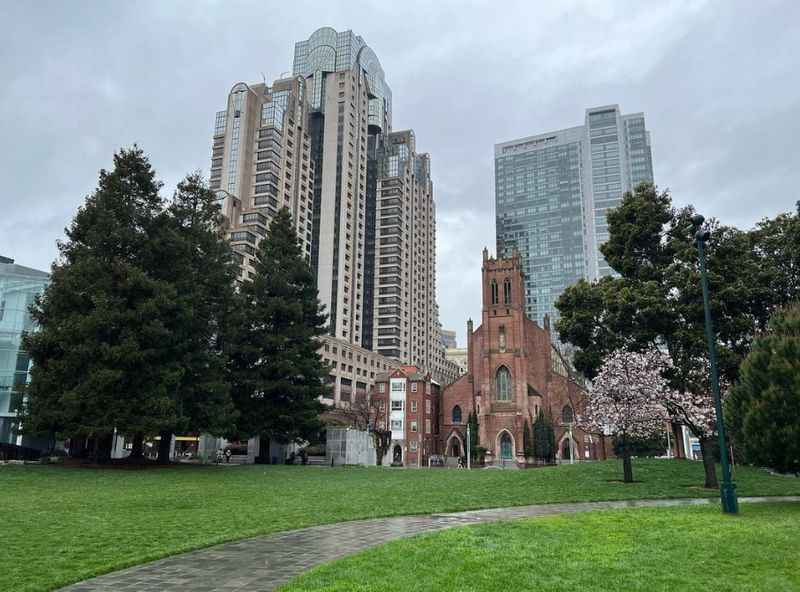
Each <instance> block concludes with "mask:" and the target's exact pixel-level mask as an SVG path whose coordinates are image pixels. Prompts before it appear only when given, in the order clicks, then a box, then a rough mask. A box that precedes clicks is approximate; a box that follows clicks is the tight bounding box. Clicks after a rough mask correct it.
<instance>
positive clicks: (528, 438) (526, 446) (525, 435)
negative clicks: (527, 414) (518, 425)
mask: <svg viewBox="0 0 800 592" xmlns="http://www.w3.org/2000/svg"><path fill="white" fill-rule="evenodd" d="M522 449H523V450H524V452H525V458H531V457H533V434H532V432H531V426H530V425H529V424H528V420H527V419H526V420H525V424H524V425H523V426H522Z"/></svg>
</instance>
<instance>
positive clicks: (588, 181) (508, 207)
mask: <svg viewBox="0 0 800 592" xmlns="http://www.w3.org/2000/svg"><path fill="white" fill-rule="evenodd" d="M642 181H650V182H652V181H653V162H652V156H651V152H650V133H649V132H648V131H647V130H646V129H645V122H644V114H642V113H634V114H631V115H622V114H621V113H620V110H619V106H617V105H609V106H604V107H596V108H593V109H587V110H586V117H585V123H584V125H582V126H578V127H573V128H568V129H563V130H558V131H554V132H548V133H544V134H538V135H535V136H529V137H526V138H522V139H519V140H513V141H510V142H503V143H502V144H497V145H495V205H496V216H497V217H496V230H497V253H498V256H501V257H508V256H510V255H511V254H512V253H513V251H514V250H517V251H519V253H520V255H521V257H522V264H523V271H524V274H525V288H526V298H527V302H526V311H527V314H528V316H529V317H530V318H531V319H535V320H537V321H538V322H539V323H542V322H543V320H544V316H545V315H549V317H550V318H551V319H553V318H555V317H556V316H557V311H556V310H555V305H554V303H555V301H556V300H557V299H558V297H559V296H560V295H561V293H562V292H563V291H564V289H565V288H566V287H567V286H569V285H570V284H573V283H575V282H576V281H578V280H579V279H581V278H589V279H597V278H599V277H602V276H605V275H610V274H611V273H613V271H612V270H611V268H610V267H609V266H608V264H607V263H606V262H605V260H604V259H603V257H602V255H601V254H600V251H599V247H600V245H602V244H603V243H604V242H605V241H606V240H608V225H607V222H606V213H607V212H608V210H609V209H612V208H614V207H616V206H617V205H619V203H620V201H621V200H622V195H623V193H624V192H625V191H629V190H631V189H632V188H633V187H635V186H636V185H637V184H639V183H640V182H642Z"/></svg>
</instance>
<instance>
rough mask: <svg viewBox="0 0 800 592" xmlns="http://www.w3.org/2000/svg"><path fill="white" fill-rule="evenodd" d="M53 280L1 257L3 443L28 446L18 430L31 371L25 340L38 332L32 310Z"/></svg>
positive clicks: (0, 433)
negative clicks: (20, 405) (25, 386)
mask: <svg viewBox="0 0 800 592" xmlns="http://www.w3.org/2000/svg"><path fill="white" fill-rule="evenodd" d="M49 279H50V276H49V274H47V273H45V272H43V271H39V270H37V269H31V268H29V267H23V266H22V265H15V264H14V260H13V259H8V258H6V257H0V442H4V443H11V444H26V443H27V442H26V441H23V439H22V438H21V437H19V436H18V435H17V433H16V429H15V427H16V421H17V414H16V410H17V407H18V406H19V404H20V403H21V398H22V393H21V387H22V386H23V385H25V384H26V383H27V382H28V370H29V368H30V358H29V357H28V354H27V352H25V350H24V349H23V348H22V336H23V335H24V334H25V333H29V332H31V331H33V330H35V328H36V325H35V323H34V321H33V319H32V318H31V315H30V312H29V311H28V308H29V307H30V305H31V304H33V302H34V299H35V298H36V296H37V295H39V294H41V293H42V292H43V291H44V289H45V286H47V283H48V282H49Z"/></svg>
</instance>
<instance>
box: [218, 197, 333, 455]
mask: <svg viewBox="0 0 800 592" xmlns="http://www.w3.org/2000/svg"><path fill="white" fill-rule="evenodd" d="M238 312H239V317H238V320H237V322H236V323H235V325H234V327H233V329H234V330H233V333H232V336H231V343H230V352H231V373H232V380H233V396H234V402H235V404H236V407H237V409H238V411H239V413H240V419H239V423H238V427H239V429H240V431H242V432H244V433H246V434H250V435H258V436H260V437H261V440H262V455H263V454H264V452H263V447H264V446H266V445H267V441H268V440H275V441H277V442H281V443H286V442H292V441H294V442H300V441H303V440H307V439H309V438H311V437H313V436H314V435H315V434H316V433H317V431H318V430H319V426H320V422H319V415H320V413H321V412H322V410H323V406H322V404H321V403H320V402H319V398H320V397H322V396H325V395H326V394H327V392H328V387H327V385H326V384H325V378H326V376H327V374H328V369H327V367H326V366H325V364H324V363H323V362H322V358H321V357H320V355H319V354H318V353H317V349H318V347H319V342H318V340H317V339H316V338H317V337H319V336H321V335H323V334H324V333H325V331H326V315H325V314H324V313H323V310H322V306H321V305H320V303H319V300H318V298H317V289H316V286H315V284H314V276H313V274H312V272H311V269H310V267H309V265H308V263H307V262H306V260H305V259H304V258H303V256H302V253H301V250H300V247H299V245H298V243H297V236H296V235H295V232H294V229H293V227H292V218H291V214H290V213H289V211H288V210H287V209H286V208H283V209H281V210H280V211H279V212H278V214H277V215H276V216H275V218H274V219H273V220H272V223H271V224H270V228H269V232H268V234H267V236H266V238H264V239H262V241H261V243H260V244H259V247H258V250H257V252H256V258H255V275H254V277H250V278H247V279H246V280H245V281H244V282H242V284H241V286H240V290H239V307H238Z"/></svg>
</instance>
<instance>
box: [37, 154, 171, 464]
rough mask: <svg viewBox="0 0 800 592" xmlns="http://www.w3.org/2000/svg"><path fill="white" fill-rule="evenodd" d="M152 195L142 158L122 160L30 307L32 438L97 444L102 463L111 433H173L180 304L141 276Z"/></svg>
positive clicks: (158, 206)
mask: <svg viewBox="0 0 800 592" xmlns="http://www.w3.org/2000/svg"><path fill="white" fill-rule="evenodd" d="M159 189H160V183H159V182H158V181H156V178H155V172H154V171H153V169H152V167H151V166H150V163H149V161H148V159H147V158H146V157H145V156H144V154H143V152H142V151H141V150H140V149H139V148H137V147H134V148H132V149H130V150H121V151H120V152H119V153H118V154H116V155H115V156H114V168H113V169H112V170H111V171H106V170H102V171H100V179H99V184H98V187H97V189H96V190H95V191H94V193H92V194H91V195H90V196H88V197H87V199H86V202H85V204H84V205H83V206H82V207H81V208H80V209H79V211H78V213H77V214H76V216H75V218H74V220H73V221H72V224H71V226H70V227H69V228H68V229H67V230H66V235H67V240H66V241H64V242H60V243H59V245H58V246H59V252H60V257H59V259H58V260H57V261H56V262H55V263H54V264H53V267H52V273H51V278H50V284H49V286H48V287H47V288H46V290H45V291H44V293H43V295H42V297H41V298H39V299H38V300H37V302H36V303H35V305H34V306H33V307H32V315H33V318H34V319H35V320H36V322H37V323H38V325H39V331H37V332H36V333H33V334H31V335H29V336H27V338H26V340H25V347H26V348H27V351H28V352H29V353H30V356H31V359H32V362H33V367H32V370H31V383H30V385H29V387H28V389H27V403H26V407H25V409H24V425H25V428H26V430H28V431H29V432H50V433H57V434H59V436H60V437H72V438H81V437H94V438H96V439H97V441H98V442H103V448H104V449H103V450H100V451H98V456H100V457H102V456H106V457H107V456H108V454H109V453H110V435H111V434H112V432H113V430H114V429H115V428H116V429H117V430H118V431H119V432H122V433H131V434H133V433H154V432H158V431H159V430H161V429H162V428H163V427H164V426H165V425H173V424H174V423H175V421H176V410H175V405H174V399H173V397H172V396H171V395H172V393H173V391H174V390H175V388H176V386H177V384H178V383H179V380H180V375H181V370H180V368H179V367H178V366H177V365H176V364H175V362H174V360H173V359H171V358H170V356H169V345H170V341H171V340H170V337H171V335H170V330H169V327H168V326H167V323H166V322H165V321H166V320H167V319H170V318H172V317H174V315H175V313H176V304H175V302H176V296H177V294H176V291H175V288H174V287H173V286H172V285H171V284H170V283H169V282H165V281H161V280H159V279H156V278H154V277H152V276H151V275H150V274H149V273H148V267H147V264H148V260H149V259H150V258H151V254H150V251H149V249H151V247H152V244H153V242H154V241H153V233H154V232H157V224H156V220H157V218H158V216H159V213H160V212H161V210H162V202H161V199H160V197H159V194H158V192H159Z"/></svg>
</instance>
